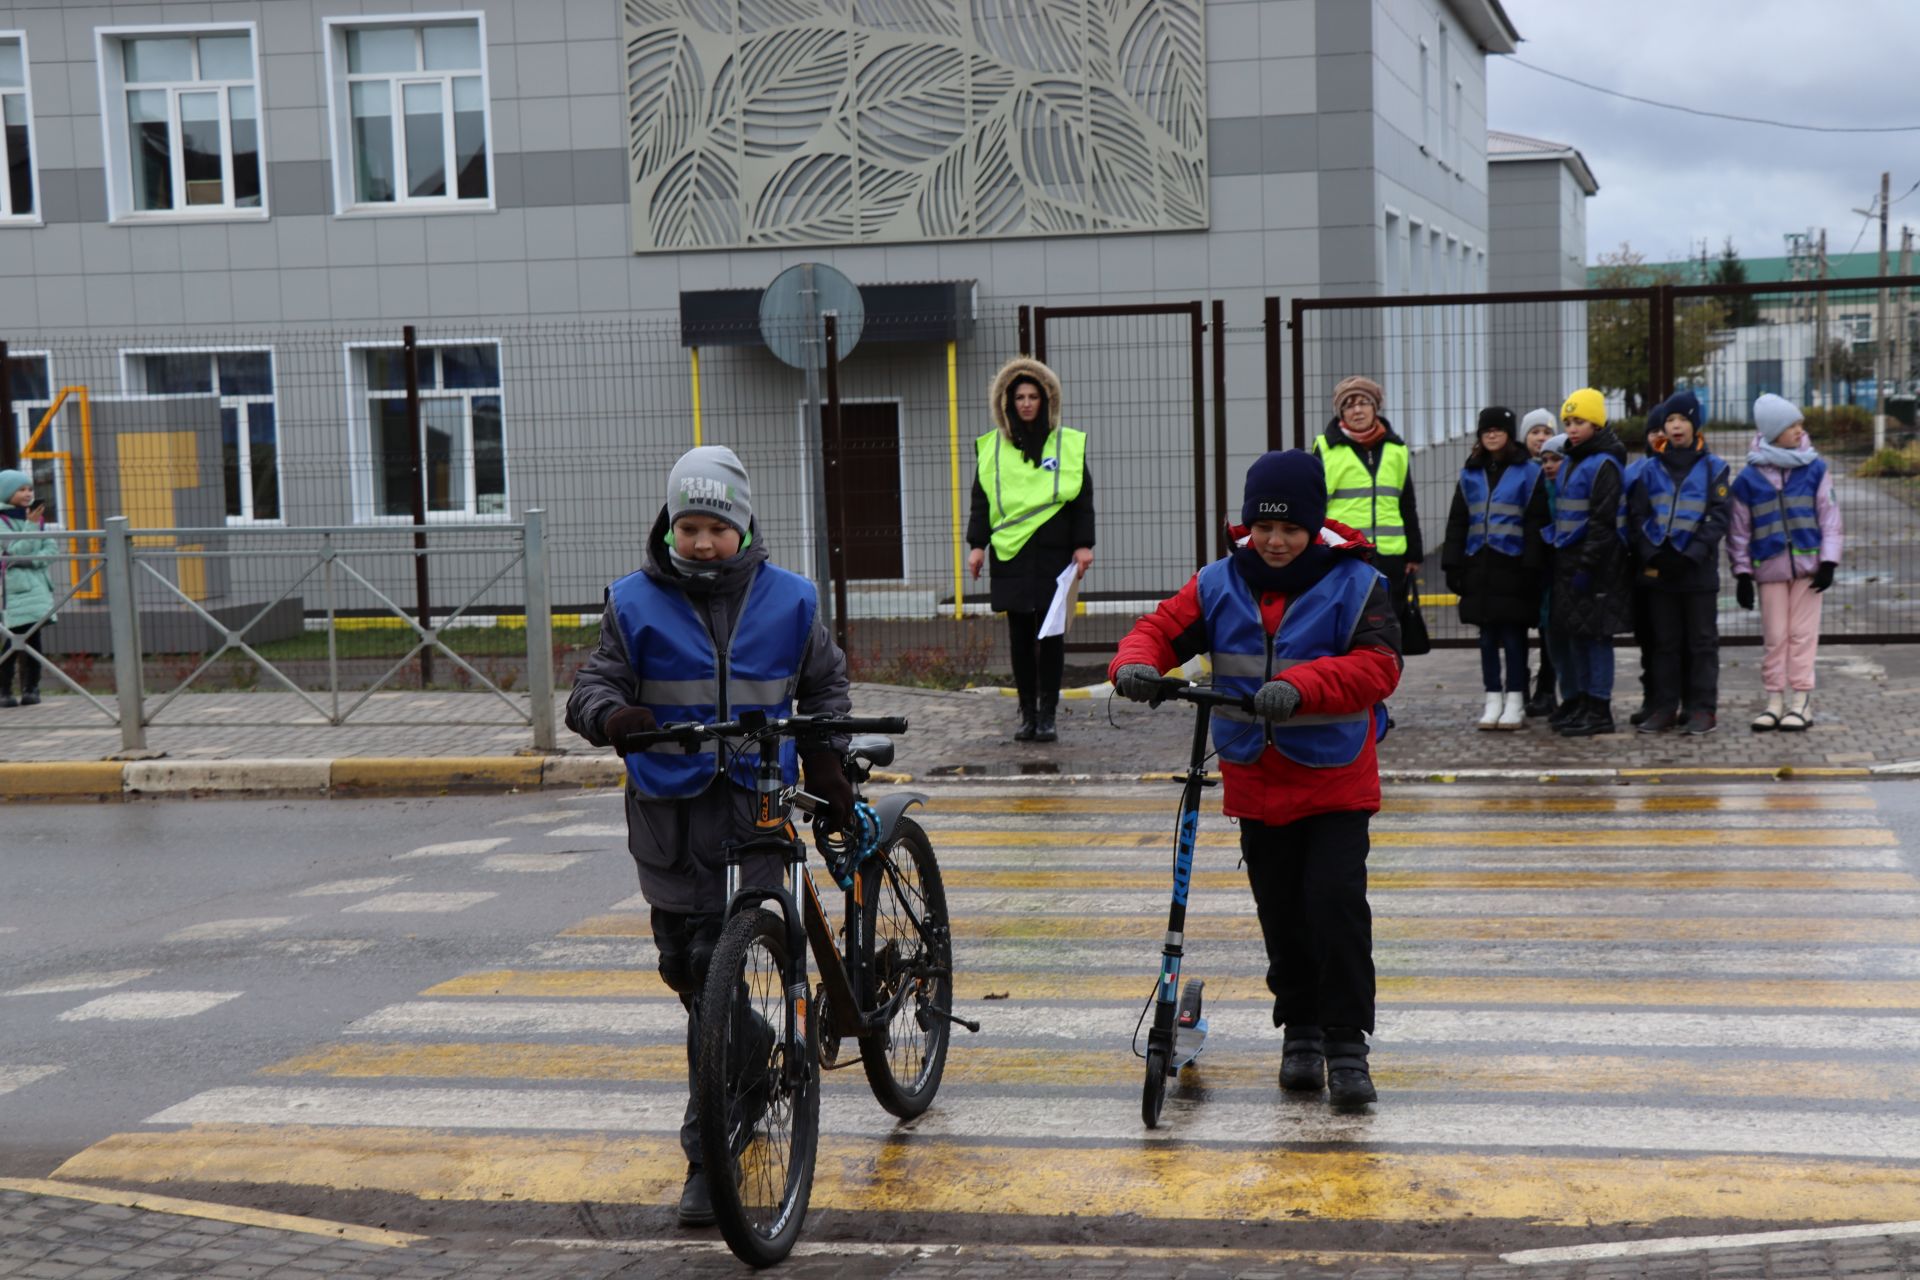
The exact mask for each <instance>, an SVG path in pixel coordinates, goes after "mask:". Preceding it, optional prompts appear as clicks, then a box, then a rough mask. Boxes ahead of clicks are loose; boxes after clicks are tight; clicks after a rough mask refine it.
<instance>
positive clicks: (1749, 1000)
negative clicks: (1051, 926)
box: [420, 969, 1920, 1009]
mask: <svg viewBox="0 0 1920 1280" xmlns="http://www.w3.org/2000/svg"><path fill="white" fill-rule="evenodd" d="M954 985H955V995H956V998H957V999H960V1000H980V999H984V998H985V997H987V996H988V995H992V996H994V997H995V998H1004V999H1009V1000H1038V1001H1049V1002H1059V1001H1072V1002H1075V1003H1081V1002H1087V1001H1102V1000H1120V1001H1134V1002H1138V1001H1139V1000H1140V999H1141V997H1142V993H1143V992H1144V991H1145V990H1146V989H1147V988H1148V987H1150V986H1151V985H1152V974H1151V973H1146V975H1145V976H1144V977H1143V976H1142V974H1140V973H1133V974H1105V973H968V972H965V971H962V972H961V973H960V974H958V975H957V976H956V978H955V984H954ZM1378 988H1379V994H1380V999H1381V1003H1383V1004H1386V1005H1389V1006H1391V1005H1423V1004H1464V1005H1487V1004H1555V1005H1625V1006H1638V1005H1685V1006H1705V1007H1727V1008H1745V1007H1788V1008H1820V1009H1827V1008H1838V1009H1920V982H1916V981H1907V980H1904V979H1862V980H1846V981H1833V980H1820V981H1812V980H1798V979H1732V980H1720V981H1696V980H1694V979H1688V978H1636V979H1615V978H1536V977H1526V976H1515V977H1499V978H1494V977H1465V978H1446V977H1425V976H1390V977H1383V978H1381V979H1379V982H1378ZM420 994H421V995H423V996H427V997H438V996H510V997H516V998H526V997H536V998H537V997H565V998H572V999H591V998H598V997H611V998H617V999H629V1000H630V999H643V998H648V997H654V996H668V995H671V994H672V993H671V992H670V991H669V990H668V989H667V985H666V984H665V983H664V982H662V981H661V980H660V975H659V974H657V973H655V972H653V971H652V970H650V969H496V970H489V971H486V972H481V973H469V974H466V975H464V976H462V977H458V978H453V979H451V980H449V981H447V982H442V983H438V984H436V985H435V986H431V987H428V988H427V989H426V990H425V991H423V992H421V993H420ZM1207 997H1208V999H1209V1000H1215V1001H1219V1000H1258V1001H1262V1002H1265V1001H1268V1000H1271V999H1272V998H1273V997H1272V995H1271V994H1270V993H1269V992H1268V990H1267V985H1266V980H1265V979H1264V978H1253V977H1232V976H1222V977H1216V978H1210V979H1209V980H1208V982H1207Z"/></svg>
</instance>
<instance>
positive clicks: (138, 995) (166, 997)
mask: <svg viewBox="0 0 1920 1280" xmlns="http://www.w3.org/2000/svg"><path fill="white" fill-rule="evenodd" d="M240 994H241V993H240V992H238V991H116V992H115V993H114V994H112V995H110V996H101V997H100V998H99V999H98V1000H89V1001H88V1002H87V1003H85V1004H83V1005H80V1006H79V1007H77V1008H73V1009H69V1010H67V1011H66V1012H65V1013H63V1014H61V1015H60V1021H62V1022H91V1021H105V1022H156V1021H160V1020H163V1019H168V1018H191V1017H193V1016H194V1015H195V1014H199V1013H205V1012H206V1011H207V1010H209V1009H212V1008H215V1007H217V1006H219V1005H223V1004H225V1003H226V1002H227V1001H229V1000H237V999H239V998H240Z"/></svg>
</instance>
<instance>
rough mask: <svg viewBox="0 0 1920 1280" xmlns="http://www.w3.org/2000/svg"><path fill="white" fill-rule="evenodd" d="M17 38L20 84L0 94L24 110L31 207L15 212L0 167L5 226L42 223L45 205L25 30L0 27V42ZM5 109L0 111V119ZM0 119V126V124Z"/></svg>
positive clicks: (0, 207)
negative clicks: (17, 100)
mask: <svg viewBox="0 0 1920 1280" xmlns="http://www.w3.org/2000/svg"><path fill="white" fill-rule="evenodd" d="M8 41H18V42H19V45H20V87H19V88H18V89H0V98H6V97H10V96H12V95H14V94H18V95H20V99H21V104H22V105H23V106H24V107H25V108H26V112H27V181H28V183H29V184H30V185H31V187H32V189H33V208H32V210H31V211H29V212H27V213H16V212H15V211H14V208H13V183H12V182H11V181H10V180H9V178H10V175H8V174H7V173H6V172H5V171H4V169H0V226H6V227H43V226H45V225H46V209H45V206H44V204H43V203H42V201H43V197H42V196H41V194H40V130H39V129H38V128H37V127H36V126H35V124H34V117H33V59H32V57H31V56H30V55H29V54H28V52H27V33H26V32H24V31H0V43H5V42H8ZM4 119H5V113H4V111H0V121H4ZM4 127H5V125H4V123H0V128H4Z"/></svg>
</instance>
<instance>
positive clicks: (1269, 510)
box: [1260, 502, 1287, 516]
mask: <svg viewBox="0 0 1920 1280" xmlns="http://www.w3.org/2000/svg"><path fill="white" fill-rule="evenodd" d="M1260 514H1261V515H1263V516H1283V515H1286V514H1287V504H1286V503H1284V502H1263V503H1261V504H1260Z"/></svg>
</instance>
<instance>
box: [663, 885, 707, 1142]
mask: <svg viewBox="0 0 1920 1280" xmlns="http://www.w3.org/2000/svg"><path fill="white" fill-rule="evenodd" d="M724 923H725V921H724V920H723V919H722V918H721V917H720V916H719V915H718V914H711V915H708V914H701V915H682V914H680V913H679V912H677V911H662V910H661V909H660V908H659V907H655V908H653V945H654V946H655V947H656V948H657V949H658V950H659V952H660V977H661V979H662V980H664V981H665V982H666V984H667V986H668V987H669V988H671V989H672V990H673V991H674V993H675V994H677V995H678V996H679V997H680V1004H681V1005H682V1007H684V1008H685V1009H686V1011H687V1109H686V1112H685V1114H684V1115H682V1117H681V1120H680V1149H681V1150H682V1151H684V1152H686V1155H687V1167H688V1168H689V1169H697V1168H699V1167H700V1163H701V1160H700V1118H699V1116H698V1115H696V1114H695V1113H694V1109H693V1089H694V1084H693V1074H694V1072H695V1071H697V1070H699V1068H700V992H701V990H702V989H703V988H704V987H705V986H706V985H707V963H708V962H709V961H710V960H712V959H713V948H714V945H715V944H716V943H718V942H719V941H720V927H721V926H722V925H723V924H724Z"/></svg>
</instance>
